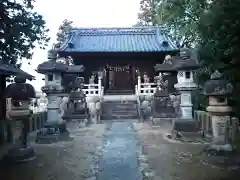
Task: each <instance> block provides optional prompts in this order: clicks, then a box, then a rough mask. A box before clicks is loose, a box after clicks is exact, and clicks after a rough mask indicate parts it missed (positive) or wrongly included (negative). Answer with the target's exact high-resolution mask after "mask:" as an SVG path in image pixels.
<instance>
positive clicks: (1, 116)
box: [0, 75, 6, 145]
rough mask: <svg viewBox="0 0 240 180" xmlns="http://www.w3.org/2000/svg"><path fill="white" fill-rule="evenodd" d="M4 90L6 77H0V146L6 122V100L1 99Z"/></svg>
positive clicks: (2, 141)
mask: <svg viewBox="0 0 240 180" xmlns="http://www.w3.org/2000/svg"><path fill="white" fill-rule="evenodd" d="M5 88H6V77H5V76H4V75H0V98H1V100H0V121H2V122H1V123H0V145H2V144H3V143H4V129H5V128H4V127H3V126H4V122H3V121H4V120H6V100H5V99H4V97H3V95H4V94H3V93H4V90H5Z"/></svg>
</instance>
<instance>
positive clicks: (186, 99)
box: [174, 71, 197, 120]
mask: <svg viewBox="0 0 240 180" xmlns="http://www.w3.org/2000/svg"><path fill="white" fill-rule="evenodd" d="M177 80H178V83H177V84H175V85H174V87H175V88H176V89H177V90H179V92H180V94H181V104H180V109H181V118H182V119H186V120H188V119H189V120H192V119H193V115H192V112H193V104H192V96H191V93H192V91H193V90H195V89H196V88H197V85H196V84H195V83H194V80H193V72H192V71H179V72H178V74H177Z"/></svg>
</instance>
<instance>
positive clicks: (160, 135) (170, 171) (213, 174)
mask: <svg viewBox="0 0 240 180" xmlns="http://www.w3.org/2000/svg"><path fill="white" fill-rule="evenodd" d="M170 127H171V126H169V123H167V124H166V125H164V124H163V125H162V126H152V124H151V123H134V128H135V130H136V131H137V134H138V139H139V141H140V144H141V145H142V146H143V154H144V155H145V156H146V159H147V160H146V162H147V164H148V166H149V168H150V169H151V171H152V172H154V178H153V179H154V180H230V179H231V180H237V179H239V175H240V172H239V169H238V168H239V167H231V168H224V167H217V166H213V165H211V164H209V163H208V158H204V157H203V156H202V151H203V148H204V147H205V146H204V145H203V144H196V143H195V144H191V143H180V142H174V141H168V140H167V139H166V138H164V137H165V135H166V133H167V132H169V131H170ZM235 168H236V169H235Z"/></svg>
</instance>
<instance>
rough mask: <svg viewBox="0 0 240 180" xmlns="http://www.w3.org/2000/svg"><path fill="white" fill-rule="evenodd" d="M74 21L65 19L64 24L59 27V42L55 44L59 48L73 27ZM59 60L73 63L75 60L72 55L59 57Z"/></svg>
mask: <svg viewBox="0 0 240 180" xmlns="http://www.w3.org/2000/svg"><path fill="white" fill-rule="evenodd" d="M72 23H73V21H69V20H67V19H65V20H64V21H63V22H62V24H61V25H60V26H59V28H58V33H57V43H56V45H55V47H56V48H59V47H60V46H61V44H62V43H63V42H64V40H65V39H66V36H67V34H68V33H69V31H71V30H72V29H73V26H72ZM59 61H61V62H63V63H66V64H73V60H72V58H71V57H62V58H60V59H59Z"/></svg>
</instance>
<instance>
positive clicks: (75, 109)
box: [66, 77, 88, 122]
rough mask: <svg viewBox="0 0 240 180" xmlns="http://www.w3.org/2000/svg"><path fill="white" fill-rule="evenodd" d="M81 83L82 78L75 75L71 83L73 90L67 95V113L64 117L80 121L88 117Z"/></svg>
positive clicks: (82, 81)
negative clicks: (73, 81) (72, 83)
mask: <svg viewBox="0 0 240 180" xmlns="http://www.w3.org/2000/svg"><path fill="white" fill-rule="evenodd" d="M83 83H84V78H83V77H77V78H76V81H75V83H74V85H72V87H73V90H72V92H71V93H70V95H69V102H68V109H69V113H68V115H67V117H66V118H68V119H74V120H80V121H81V122H83V120H86V119H87V118H88V113H87V102H86V95H85V94H84V92H83V90H82V88H83Z"/></svg>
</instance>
